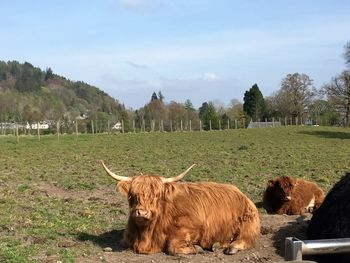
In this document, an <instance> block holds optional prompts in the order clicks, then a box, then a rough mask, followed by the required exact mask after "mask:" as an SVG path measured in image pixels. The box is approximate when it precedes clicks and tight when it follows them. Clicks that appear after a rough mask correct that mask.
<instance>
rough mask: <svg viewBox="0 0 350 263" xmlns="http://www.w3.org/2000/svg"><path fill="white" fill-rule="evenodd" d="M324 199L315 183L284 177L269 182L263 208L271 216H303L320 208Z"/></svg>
mask: <svg viewBox="0 0 350 263" xmlns="http://www.w3.org/2000/svg"><path fill="white" fill-rule="evenodd" d="M323 199H324V193H323V191H322V189H321V188H319V187H318V186H317V185H316V184H315V183H313V182H309V181H306V180H303V179H293V178H291V177H288V176H282V177H278V178H276V179H275V180H269V181H268V184H267V188H266V190H265V192H264V197H263V207H264V208H265V209H266V211H267V212H268V213H270V214H287V215H302V214H305V213H308V212H313V211H314V210H315V209H317V208H319V207H320V205H321V204H322V202H323Z"/></svg>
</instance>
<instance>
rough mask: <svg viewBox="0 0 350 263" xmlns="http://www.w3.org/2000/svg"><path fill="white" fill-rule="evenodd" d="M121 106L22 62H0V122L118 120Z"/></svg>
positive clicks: (97, 91)
mask: <svg viewBox="0 0 350 263" xmlns="http://www.w3.org/2000/svg"><path fill="white" fill-rule="evenodd" d="M125 114H126V112H125V109H124V106H123V105H121V104H120V103H119V102H118V101H117V100H115V99H113V98H112V97H110V96H109V95H108V94H106V93H105V92H103V91H102V90H100V89H98V88H97V87H94V86H91V85H89V84H87V83H84V82H81V81H77V82H74V81H70V80H68V79H66V78H65V77H63V76H59V75H56V74H54V73H53V72H52V70H51V68H47V69H46V70H42V69H40V68H38V67H34V66H33V65H32V64H30V63H28V62H25V63H23V64H21V63H19V62H17V61H8V62H4V61H0V121H2V122H19V123H21V122H22V123H23V122H29V123H31V122H36V121H43V120H51V121H54V120H61V121H63V122H70V121H72V120H75V119H76V118H77V117H79V116H83V117H84V118H86V119H87V120H89V119H99V120H103V119H111V120H112V121H114V120H116V119H118V118H119V119H120V118H122V116H124V115H125Z"/></svg>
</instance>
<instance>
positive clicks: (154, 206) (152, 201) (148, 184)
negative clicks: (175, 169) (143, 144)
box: [101, 161, 195, 225]
mask: <svg viewBox="0 0 350 263" xmlns="http://www.w3.org/2000/svg"><path fill="white" fill-rule="evenodd" d="M101 163H102V166H103V168H104V169H105V171H106V172H107V174H108V175H109V176H111V177H112V178H113V179H115V180H117V181H119V183H118V190H119V192H121V193H122V194H124V195H125V196H126V197H127V198H128V202H129V212H130V218H132V219H134V221H135V223H137V224H139V225H147V224H148V223H149V222H150V221H152V220H153V219H155V218H156V217H157V216H158V215H160V214H161V213H162V205H161V202H163V204H164V205H165V204H166V202H169V201H171V200H172V196H173V194H174V192H175V191H176V187H175V184H174V183H175V182H177V181H179V180H181V179H182V178H183V177H184V176H185V175H186V174H187V173H188V172H189V171H190V170H191V169H192V167H193V166H195V164H193V165H191V166H190V167H189V168H187V170H186V171H184V172H183V173H181V174H179V175H178V176H175V177H171V178H164V177H160V176H152V175H139V176H134V177H125V176H120V175H116V174H115V173H113V172H112V171H111V170H109V169H108V168H107V167H106V166H105V164H104V163H103V161H101Z"/></svg>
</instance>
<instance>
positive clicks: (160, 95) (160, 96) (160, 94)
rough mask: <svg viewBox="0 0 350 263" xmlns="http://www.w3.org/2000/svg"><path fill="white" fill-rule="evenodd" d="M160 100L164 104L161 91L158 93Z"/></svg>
mask: <svg viewBox="0 0 350 263" xmlns="http://www.w3.org/2000/svg"><path fill="white" fill-rule="evenodd" d="M158 99H159V100H160V101H161V102H163V101H164V99H165V98H164V96H163V94H162V92H161V91H158Z"/></svg>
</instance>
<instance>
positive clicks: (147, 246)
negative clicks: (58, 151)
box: [102, 162, 260, 254]
mask: <svg viewBox="0 0 350 263" xmlns="http://www.w3.org/2000/svg"><path fill="white" fill-rule="evenodd" d="M102 165H103V167H104V169H105V170H106V172H107V173H108V174H109V175H110V176H111V177H113V178H114V179H115V180H117V181H119V183H118V184H117V186H118V190H119V191H120V192H121V193H122V194H124V195H125V196H126V197H127V198H128V202H129V219H128V224H127V227H126V230H125V233H124V244H125V246H126V247H129V248H131V249H133V250H134V251H135V252H136V253H143V254H151V253H158V252H165V253H169V254H193V253H198V252H200V251H201V250H202V249H212V246H213V244H214V243H220V244H221V245H222V246H223V247H224V248H225V250H224V252H225V253H226V254H234V253H236V252H237V251H238V250H244V249H248V248H250V247H252V246H254V244H255V242H256V241H257V239H258V237H259V235H260V221H259V215H258V211H257V209H256V207H255V205H254V203H253V202H252V201H251V200H249V199H248V198H247V197H246V196H245V195H244V194H243V193H242V192H241V191H240V190H238V188H236V187H235V186H233V185H227V184H219V183H211V182H203V183H189V182H177V181H179V180H181V179H182V178H183V177H184V176H185V175H186V174H187V173H188V172H189V170H190V169H191V168H192V167H193V166H194V165H192V166H191V167H189V168H188V169H187V170H186V171H185V172H183V173H182V174H180V175H178V176H176V177H174V178H164V177H160V176H153V175H138V176H133V177H124V176H119V175H116V174H114V173H112V172H111V171H110V170H109V169H108V168H107V167H106V166H105V165H104V163H103V162H102Z"/></svg>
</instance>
